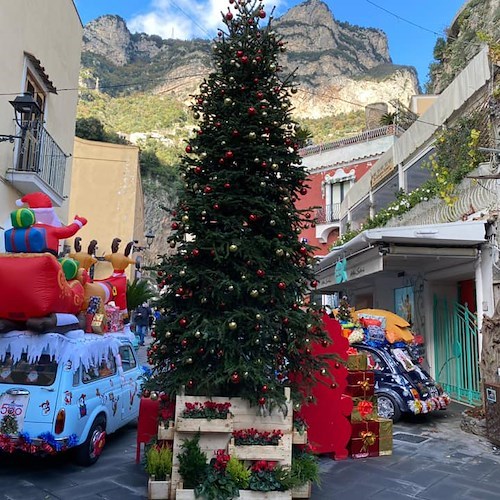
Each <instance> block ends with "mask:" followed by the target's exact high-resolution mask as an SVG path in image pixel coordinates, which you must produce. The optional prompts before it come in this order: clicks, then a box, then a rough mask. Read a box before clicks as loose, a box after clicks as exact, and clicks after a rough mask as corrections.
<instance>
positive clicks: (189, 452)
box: [177, 432, 207, 489]
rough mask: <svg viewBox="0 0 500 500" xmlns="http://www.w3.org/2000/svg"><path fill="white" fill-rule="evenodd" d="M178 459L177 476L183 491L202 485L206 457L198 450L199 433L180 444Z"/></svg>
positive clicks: (204, 476)
mask: <svg viewBox="0 0 500 500" xmlns="http://www.w3.org/2000/svg"><path fill="white" fill-rule="evenodd" d="M181 449H182V451H181V453H179V454H178V455H177V458H178V459H179V474H180V475H181V477H182V479H183V481H184V488H185V489H194V488H195V487H196V486H198V485H199V484H202V483H203V481H205V478H206V477H207V455H206V454H205V453H203V452H202V451H201V449H200V433H199V432H198V433H197V434H196V435H195V436H194V437H193V438H192V439H186V440H185V441H184V442H183V443H182V444H181Z"/></svg>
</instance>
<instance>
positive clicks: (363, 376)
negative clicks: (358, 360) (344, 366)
mask: <svg viewBox="0 0 500 500" xmlns="http://www.w3.org/2000/svg"><path fill="white" fill-rule="evenodd" d="M374 390H375V374H374V373H373V372H372V371H362V370H357V371H350V372H349V373H348V374H347V387H346V388H345V393H346V394H349V396H352V397H361V398H368V397H370V396H373V393H374Z"/></svg>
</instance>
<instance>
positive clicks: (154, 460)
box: [145, 444, 172, 500]
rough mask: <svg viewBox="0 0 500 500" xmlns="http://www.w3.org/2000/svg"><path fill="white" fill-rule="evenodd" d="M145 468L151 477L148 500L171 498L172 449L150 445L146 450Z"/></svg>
mask: <svg viewBox="0 0 500 500" xmlns="http://www.w3.org/2000/svg"><path fill="white" fill-rule="evenodd" d="M145 468H146V472H147V473H148V475H149V481H148V498H149V499H150V500H164V499H168V498H170V475H171V473H172V450H171V448H170V447H169V446H164V445H159V444H152V445H150V446H149V447H148V449H147V450H146V465H145Z"/></svg>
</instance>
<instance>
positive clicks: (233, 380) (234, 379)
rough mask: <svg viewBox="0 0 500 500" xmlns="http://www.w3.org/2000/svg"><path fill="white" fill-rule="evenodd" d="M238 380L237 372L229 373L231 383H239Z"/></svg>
mask: <svg viewBox="0 0 500 500" xmlns="http://www.w3.org/2000/svg"><path fill="white" fill-rule="evenodd" d="M240 380H241V378H240V376H239V374H238V372H234V373H233V374H232V375H231V382H232V383H233V384H239V383H240Z"/></svg>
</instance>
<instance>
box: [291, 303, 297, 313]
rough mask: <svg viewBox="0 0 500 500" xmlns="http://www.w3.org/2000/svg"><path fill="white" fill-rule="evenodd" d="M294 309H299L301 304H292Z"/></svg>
mask: <svg viewBox="0 0 500 500" xmlns="http://www.w3.org/2000/svg"><path fill="white" fill-rule="evenodd" d="M292 309H293V310H294V311H298V310H299V304H297V303H294V304H293V305H292Z"/></svg>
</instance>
